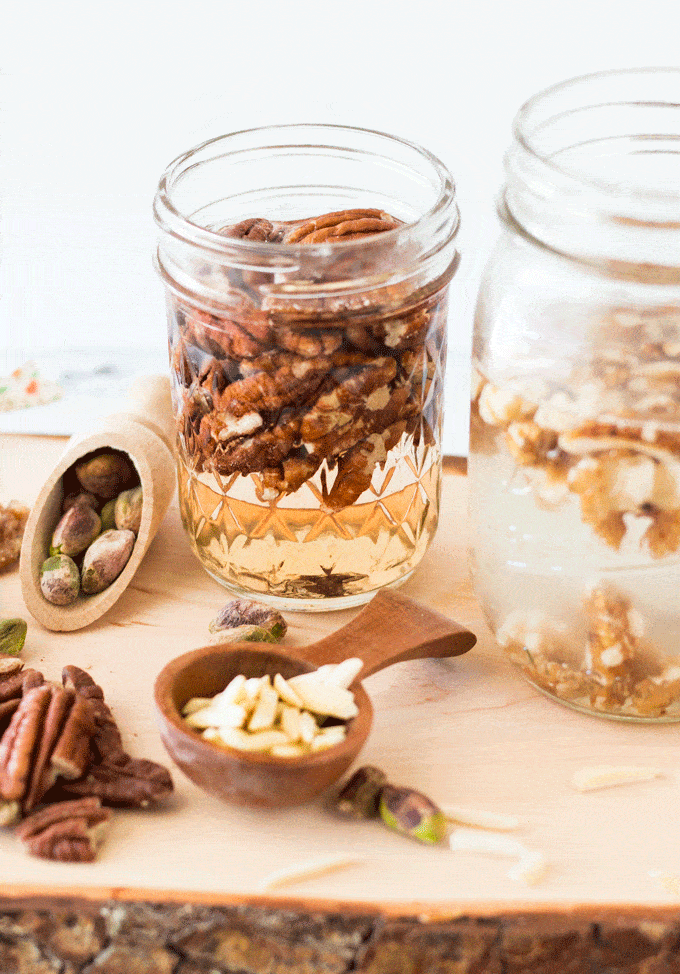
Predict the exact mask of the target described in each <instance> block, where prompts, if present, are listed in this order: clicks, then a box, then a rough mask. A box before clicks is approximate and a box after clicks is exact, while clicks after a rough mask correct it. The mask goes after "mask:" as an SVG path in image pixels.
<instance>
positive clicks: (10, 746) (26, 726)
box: [0, 684, 52, 801]
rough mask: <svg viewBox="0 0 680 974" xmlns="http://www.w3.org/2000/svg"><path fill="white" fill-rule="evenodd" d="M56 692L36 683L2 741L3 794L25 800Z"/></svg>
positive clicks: (0, 774) (0, 780) (0, 775)
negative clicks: (53, 693) (47, 716)
mask: <svg viewBox="0 0 680 974" xmlns="http://www.w3.org/2000/svg"><path fill="white" fill-rule="evenodd" d="M51 697H52V694H51V692H50V687H49V686H48V685H47V684H45V685H44V686H39V687H35V688H34V689H33V690H29V691H28V693H26V694H25V695H24V696H23V697H22V699H21V702H20V704H19V706H18V708H17V710H16V711H15V713H14V716H13V717H12V720H11V721H10V725H9V727H8V728H7V730H6V731H5V733H4V734H3V736H2V740H1V741H0V797H2V798H4V799H5V801H21V800H22V799H23V798H24V795H25V793H26V788H27V786H28V782H29V780H30V775H31V771H32V768H33V758H34V754H35V753H36V751H37V748H38V747H39V744H40V735H41V733H42V729H43V725H44V721H45V715H46V713H47V709H48V707H49V703H50V699H51Z"/></svg>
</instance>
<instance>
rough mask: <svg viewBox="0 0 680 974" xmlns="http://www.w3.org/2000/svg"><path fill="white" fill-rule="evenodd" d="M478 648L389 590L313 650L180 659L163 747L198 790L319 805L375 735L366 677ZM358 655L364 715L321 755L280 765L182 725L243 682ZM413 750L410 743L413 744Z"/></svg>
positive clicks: (172, 670) (165, 676)
mask: <svg viewBox="0 0 680 974" xmlns="http://www.w3.org/2000/svg"><path fill="white" fill-rule="evenodd" d="M476 641H477V639H476V637H475V636H474V635H473V633H471V632H469V631H468V630H467V629H463V628H462V626H459V625H458V624H457V623H456V622H453V621H452V620H451V619H447V618H446V617H445V616H442V615H439V613H437V612H433V611H432V610H430V609H426V608H425V607H424V606H422V605H419V604H418V603H417V602H413V601H412V600H411V599H408V598H406V597H405V596H403V595H399V594H397V593H396V592H392V591H388V590H384V591H382V592H379V593H378V595H376V596H375V598H374V599H373V600H372V601H371V602H369V603H368V605H367V606H366V607H365V608H364V609H362V611H361V612H360V613H359V614H358V615H357V616H355V618H354V619H352V621H351V622H349V623H348V624H347V625H346V626H344V627H343V628H342V629H339V630H338V631H337V632H334V633H333V634H332V635H330V636H327V637H326V638H325V639H321V640H320V641H319V642H316V643H313V644H312V645H310V646H305V647H295V649H293V650H292V651H288V650H286V649H284V648H282V647H280V646H276V647H275V646H271V645H268V644H257V643H230V644H229V643H227V644H221V645H217V646H204V647H202V648H201V649H196V650H193V651H192V652H190V653H185V654H184V655H183V656H179V657H177V658H176V659H174V660H172V661H171V662H170V663H168V665H167V666H166V667H165V668H164V669H163V670H162V671H161V673H160V674H159V676H158V678H157V680H156V686H155V698H156V711H157V716H158V720H159V724H160V730H161V738H162V740H163V743H164V745H165V748H166V750H167V751H168V754H169V755H170V757H171V758H172V759H173V761H175V763H176V764H177V765H178V766H179V767H180V768H181V769H182V771H183V772H184V773H185V774H186V775H187V777H188V778H190V779H191V780H192V781H193V782H194V783H195V784H197V785H199V786H200V787H201V788H203V789H204V790H205V791H207V792H209V793H210V794H212V795H215V796H217V797H218V798H221V799H223V800H224V801H227V802H232V803H235V804H239V805H256V806H257V805H259V806H264V807H266V808H283V807H285V806H289V805H299V804H301V803H302V802H305V801H309V800H310V799H312V798H315V797H316V796H317V795H319V794H320V793H321V792H323V791H324V790H325V789H326V788H328V787H329V786H330V785H332V784H333V783H334V782H335V781H337V780H338V779H339V778H340V777H341V776H342V775H343V774H344V772H345V771H346V770H347V768H348V767H349V766H350V765H351V764H352V762H353V761H354V759H355V758H356V757H357V755H358V753H359V751H360V750H361V748H362V747H363V745H364V742H365V741H366V738H367V737H368V733H369V731H370V729H371V721H372V719H373V708H372V707H371V702H370V700H369V698H368V695H367V694H366V691H365V690H364V688H363V687H362V686H361V683H360V682H359V678H360V677H366V676H370V674H371V673H375V672H377V670H381V669H383V668H384V667H386V666H390V665H391V664H392V663H398V662H401V661H403V660H411V659H421V658H425V657H433V656H439V657H442V656H459V655H461V654H462V653H466V652H467V651H468V650H469V649H471V648H472V647H473V646H474V644H475V642H476ZM351 656H358V657H359V658H360V659H362V660H363V661H364V666H363V669H362V670H361V672H360V674H359V676H358V677H357V680H356V681H355V682H354V683H353V685H352V688H351V689H352V691H353V693H354V698H355V701H356V703H357V706H358V708H359V713H358V715H357V716H356V717H354V718H353V719H352V720H351V721H349V722H348V724H347V736H346V737H345V740H344V741H342V742H341V743H340V744H337V745H336V746H335V747H332V748H329V749H328V750H326V751H320V752H317V753H316V754H308V755H304V756H302V757H295V758H276V757H271V756H270V755H266V754H258V753H253V752H250V751H237V750H234V749H231V748H229V749H227V748H225V747H221V746H219V745H218V744H215V743H213V742H212V741H207V740H205V739H204V738H203V737H201V736H200V734H199V733H198V732H197V731H194V730H192V729H191V728H190V727H189V726H188V725H187V723H186V722H185V721H184V720H183V719H182V716H181V711H182V708H183V707H184V705H185V704H186V703H187V701H188V700H190V699H191V698H192V697H212V696H214V695H215V694H216V693H219V692H220V691H221V690H223V689H224V688H225V687H226V685H227V684H228V683H229V681H230V680H231V679H232V678H233V677H234V676H236V675H237V674H239V673H243V674H245V675H246V676H249V677H253V676H264V675H265V674H267V673H268V674H269V675H270V676H271V677H273V676H274V675H275V674H276V673H280V674H281V675H282V676H283V677H284V678H285V679H288V678H290V677H292V676H296V675H297V674H299V673H306V672H309V671H310V670H313V669H315V668H316V667H318V666H320V665H321V664H323V663H339V662H341V661H342V660H344V659H347V658H348V657H351ZM404 746H405V747H407V746H408V745H407V743H406V742H404Z"/></svg>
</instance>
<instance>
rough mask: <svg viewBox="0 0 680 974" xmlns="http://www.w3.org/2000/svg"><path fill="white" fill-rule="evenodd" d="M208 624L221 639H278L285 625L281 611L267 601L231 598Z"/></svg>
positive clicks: (267, 640)
mask: <svg viewBox="0 0 680 974" xmlns="http://www.w3.org/2000/svg"><path fill="white" fill-rule="evenodd" d="M208 628H209V630H210V632H211V633H213V634H214V635H215V636H219V637H220V639H219V641H220V642H234V641H236V642H239V641H247V642H260V643H261V642H267V643H277V642H279V640H281V639H283V637H284V636H285V635H286V632H287V630H288V625H287V624H286V620H285V619H284V618H283V616H282V615H281V613H280V612H276V611H275V610H274V609H270V608H269V606H268V605H262V603H261V602H252V601H251V600H250V599H233V600H232V601H231V602H227V604H226V605H225V606H224V607H223V608H222V609H221V610H220V611H219V612H218V613H217V615H216V616H215V618H214V619H213V620H212V621H211V622H210V625H209V626H208ZM248 633H250V634H248Z"/></svg>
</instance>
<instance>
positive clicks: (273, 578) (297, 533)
mask: <svg viewBox="0 0 680 974" xmlns="http://www.w3.org/2000/svg"><path fill="white" fill-rule="evenodd" d="M440 460H441V457H440V454H439V451H438V450H436V449H435V448H434V447H426V446H425V445H424V444H421V445H420V446H418V447H416V448H413V447H411V448H410V449H409V448H408V447H406V446H405V445H402V444H400V445H399V446H398V447H396V448H395V449H394V450H393V451H391V456H388V458H387V461H386V463H385V466H384V468H383V469H380V470H377V471H376V473H375V475H374V477H373V480H372V482H371V486H370V488H369V489H368V490H366V491H364V493H363V494H362V496H361V497H360V498H359V500H358V501H357V502H356V503H355V504H352V505H351V506H349V507H346V508H343V509H341V510H335V511H333V510H327V509H324V507H323V490H324V482H325V481H326V479H327V478H330V477H331V476H332V471H328V470H327V469H326V468H325V465H324V467H323V468H322V469H321V470H320V471H319V472H318V473H317V474H316V475H315V476H314V477H313V478H312V479H311V480H310V481H308V482H307V483H305V484H304V485H303V486H302V487H301V488H299V489H298V490H297V491H295V493H294V494H290V495H279V496H278V497H276V498H274V499H271V500H267V501H264V500H261V499H259V498H258V493H260V492H261V490H260V485H259V483H258V479H257V477H256V476H247V477H244V476H240V475H234V476H231V477H228V478H218V477H216V476H215V475H214V474H206V473H200V474H199V473H196V472H195V471H192V470H191V469H190V468H189V466H188V465H187V464H186V463H185V462H183V461H182V460H181V459H180V461H179V463H178V483H179V501H180V512H181V515H182V522H183V524H184V527H185V530H186V532H187V536H188V538H189V542H190V544H191V546H192V549H193V551H194V553H195V554H196V556H197V557H198V559H199V561H200V562H201V563H202V565H203V567H204V568H205V569H206V571H207V572H208V573H209V574H210V575H211V576H212V577H213V578H215V579H216V580H217V581H219V582H220V583H221V584H222V585H224V586H225V587H226V588H228V589H229V590H230V591H233V592H235V593H238V594H239V595H248V596H249V597H252V598H256V599H259V600H261V601H266V602H267V603H268V604H272V605H276V606H277V607H279V608H286V609H288V610H290V611H299V610H306V611H310V610H311V611H319V612H326V611H330V610H333V609H345V608H349V607H351V606H355V605H360V604H362V603H364V602H366V601H368V600H369V599H370V598H372V596H373V595H374V594H375V593H376V592H377V591H378V590H379V589H381V588H384V587H387V586H393V585H396V584H400V583H401V582H403V581H405V580H406V578H407V577H408V576H409V575H410V574H411V572H412V571H413V570H414V568H415V567H416V566H417V564H418V563H419V562H420V560H421V558H422V557H423V555H424V554H425V551H426V549H427V547H428V545H429V543H430V541H431V540H432V538H433V536H434V533H435V530H436V527H437V521H438V512H439V496H440V486H441V462H440Z"/></svg>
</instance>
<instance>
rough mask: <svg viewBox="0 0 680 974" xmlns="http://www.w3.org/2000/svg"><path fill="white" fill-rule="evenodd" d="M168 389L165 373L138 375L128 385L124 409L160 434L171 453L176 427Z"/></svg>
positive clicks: (168, 381)
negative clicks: (128, 389) (130, 384)
mask: <svg viewBox="0 0 680 974" xmlns="http://www.w3.org/2000/svg"><path fill="white" fill-rule="evenodd" d="M170 389H171V386H170V379H169V378H168V377H167V376H166V375H143V376H140V377H139V378H138V379H136V380H135V381H134V382H133V383H132V386H131V387H130V391H129V393H128V397H127V399H126V401H125V407H124V409H125V412H126V413H127V414H128V415H131V416H133V417H134V418H135V419H136V420H138V421H139V422H141V423H143V424H144V425H145V426H146V427H147V428H148V429H150V430H151V431H152V432H154V433H156V434H157V435H158V436H160V437H161V439H162V440H163V441H164V443H165V445H166V446H167V447H168V448H169V450H170V452H171V453H172V452H174V449H175V436H176V429H175V420H174V417H173V412H172V397H171V392H170Z"/></svg>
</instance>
